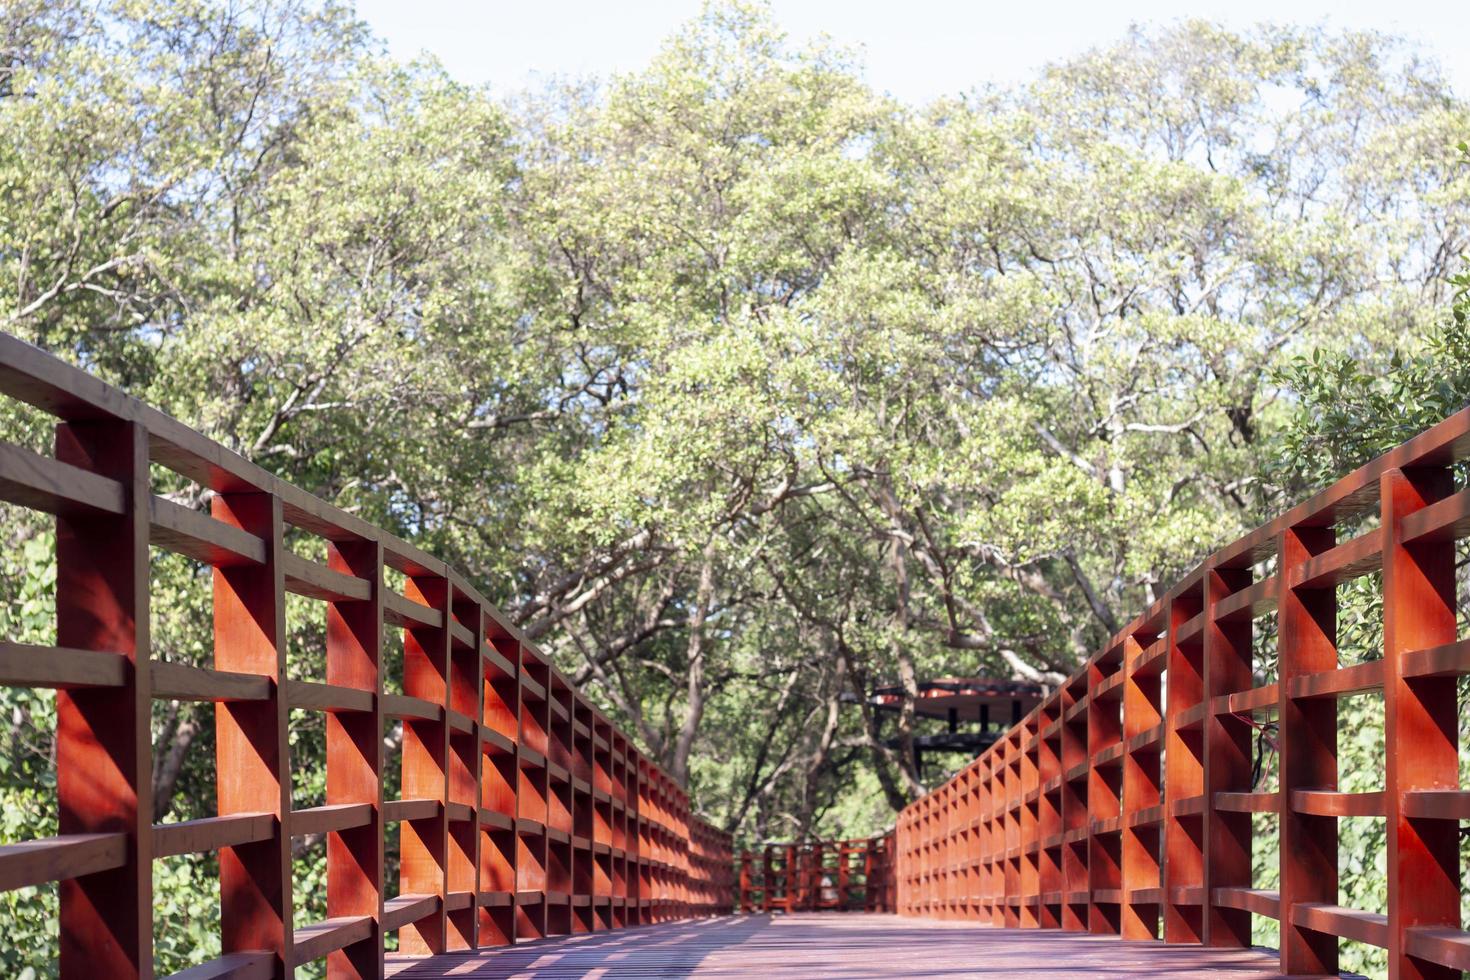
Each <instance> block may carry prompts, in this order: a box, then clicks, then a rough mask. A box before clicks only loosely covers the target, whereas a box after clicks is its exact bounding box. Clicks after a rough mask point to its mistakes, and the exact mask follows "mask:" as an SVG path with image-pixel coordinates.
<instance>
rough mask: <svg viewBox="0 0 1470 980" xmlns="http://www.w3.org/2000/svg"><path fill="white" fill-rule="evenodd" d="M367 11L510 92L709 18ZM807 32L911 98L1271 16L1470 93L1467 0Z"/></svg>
mask: <svg viewBox="0 0 1470 980" xmlns="http://www.w3.org/2000/svg"><path fill="white" fill-rule="evenodd" d="M357 7H358V12H359V13H360V15H361V16H362V17H364V18H365V19H366V20H367V21H368V23H369V24H371V25H372V27H373V28H374V30H375V31H376V32H377V34H378V35H379V36H380V37H382V38H384V39H386V41H387V42H388V45H389V50H390V51H391V52H392V53H393V54H394V55H396V56H399V57H403V58H407V57H412V56H414V55H416V54H418V53H420V52H423V51H428V52H430V53H432V54H434V55H436V56H437V57H438V58H439V59H440V60H441V61H442V62H443V63H444V65H445V66H446V67H447V68H448V69H449V71H450V72H451V73H452V74H453V75H454V76H455V77H457V78H459V79H460V80H462V81H466V82H489V83H490V84H491V86H492V87H493V88H494V89H496V90H498V91H499V92H501V93H508V92H511V91H514V90H518V89H521V88H524V87H526V86H528V85H533V84H536V83H537V80H538V79H545V78H546V77H549V76H557V75H570V76H579V75H588V74H594V75H599V76H606V75H608V74H610V73H612V72H617V71H629V70H632V69H636V68H638V67H640V66H642V65H643V64H645V63H646V62H647V61H648V60H649V59H650V58H651V57H652V56H653V55H654V53H655V52H656V51H657V50H658V47H659V43H660V42H661V41H662V40H663V39H664V38H665V37H667V36H668V35H669V34H670V33H672V32H673V31H674V30H675V28H677V27H678V26H679V25H680V24H681V23H683V22H685V21H687V20H689V19H690V18H692V17H694V16H695V15H696V14H698V12H699V10H700V2H699V0H632V2H626V0H625V2H618V0H472V2H466V0H459V2H455V0H358V3H357ZM772 7H773V9H774V11H775V15H776V19H777V22H778V23H779V24H780V25H781V26H782V27H783V28H784V29H785V30H786V31H787V32H788V33H789V34H790V35H791V36H792V37H793V38H794V39H797V40H805V39H807V38H811V37H813V36H816V35H819V34H823V33H825V34H828V35H831V36H832V37H833V38H834V39H836V40H837V41H839V42H842V43H844V44H848V45H854V46H857V47H859V48H860V49H861V51H862V52H863V55H864V61H865V63H866V65H867V73H868V81H869V82H870V83H871V84H872V85H873V86H874V87H875V88H877V89H879V90H882V91H887V92H889V93H891V94H892V95H894V96H897V97H899V98H901V99H904V100H906V101H909V102H923V101H927V100H929V99H932V98H934V97H936V96H940V95H946V94H952V93H956V92H960V91H963V90H965V89H968V88H970V87H972V86H974V85H977V84H980V83H984V82H1001V83H1005V82H1013V81H1017V80H1020V79H1024V78H1027V77H1029V76H1030V75H1031V74H1032V73H1033V72H1034V71H1035V69H1037V68H1039V67H1041V66H1042V65H1044V64H1046V63H1048V62H1051V61H1056V60H1059V59H1062V58H1065V57H1067V56H1068V55H1071V54H1074V53H1076V52H1079V51H1083V50H1086V49H1087V48H1089V47H1092V46H1094V45H1099V44H1104V43H1106V42H1108V41H1111V40H1113V39H1115V38H1118V37H1120V36H1121V35H1122V34H1123V33H1124V31H1125V30H1126V29H1127V27H1128V25H1129V24H1131V23H1141V24H1159V23H1168V22H1171V21H1173V20H1176V19H1178V18H1180V17H1181V16H1184V15H1185V14H1191V15H1197V16H1202V17H1207V18H1209V19H1212V20H1216V21H1219V22H1222V23H1224V24H1227V25H1229V26H1232V27H1246V26H1249V25H1251V24H1255V23H1258V22H1260V21H1263V20H1274V21H1276V22H1280V23H1293V24H1317V23H1323V24H1326V25H1328V26H1329V27H1337V28H1354V29H1373V30H1379V31H1383V32H1387V33H1394V34H1399V35H1403V36H1405V37H1408V38H1410V39H1412V40H1413V41H1415V42H1416V43H1417V44H1419V45H1420V46H1421V48H1422V50H1423V51H1424V52H1425V53H1426V54H1429V55H1431V56H1433V57H1435V58H1436V59H1437V60H1438V61H1439V62H1440V64H1441V65H1442V66H1443V67H1444V68H1445V70H1446V71H1447V73H1448V74H1449V77H1450V79H1451V81H1452V83H1453V85H1454V88H1455V90H1456V91H1457V92H1459V93H1461V94H1467V93H1470V3H1467V2H1465V0H1228V2H1224V0H1208V2H1204V3H1191V4H1188V5H1181V4H1179V3H1178V2H1166V0H1091V2H1079V0H1045V2H1037V0H1004V2H998V0H968V2H959V0H899V2H895V0H772Z"/></svg>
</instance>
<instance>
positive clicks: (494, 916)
mask: <svg viewBox="0 0 1470 980" xmlns="http://www.w3.org/2000/svg"><path fill="white" fill-rule="evenodd" d="M0 397H8V398H12V399H16V400H19V401H23V402H26V403H28V404H30V405H34V406H37V407H39V408H40V409H42V410H43V411H46V412H49V413H51V414H52V415H54V416H56V417H57V419H58V423H57V426H56V441H55V453H54V455H52V456H47V455H43V454H40V453H37V452H34V451H32V450H29V449H25V448H23V447H20V446H14V445H10V444H6V443H0V501H6V502H8V503H10V504H14V505H18V506H19V507H21V508H24V509H27V510H31V511H36V512H40V513H44V514H48V515H54V520H55V521H56V522H57V531H58V533H57V535H56V540H57V555H56V559H57V560H56V567H57V586H56V597H57V598H56V605H57V623H56V643H55V644H54V645H45V646H36V645H26V644H20V643H15V642H11V641H10V638H0V685H9V686H20V687H33V688H50V689H55V690H56V691H57V692H58V693H57V695H56V697H57V715H58V718H59V719H60V720H59V721H58V727H57V732H56V770H57V798H58V803H59V807H58V809H59V811H60V813H61V814H62V818H61V826H62V829H63V831H64V832H63V833H61V834H59V835H57V836H54V837H47V838H43V839H34V840H29V841H22V842H20V843H16V844H9V845H5V846H3V847H0V890H9V889H16V888H22V887H26V886H30V885H40V884H45V883H47V882H56V881H65V882H69V883H70V884H68V885H67V887H65V888H62V889H61V891H60V918H61V931H62V934H63V937H64V944H65V946H66V948H67V950H68V953H67V954H66V955H63V956H61V957H60V974H61V976H62V978H63V980H72V978H76V977H78V975H79V974H82V973H85V974H86V980H91V978H92V977H93V976H97V977H101V976H106V977H109V978H113V977H117V978H125V977H142V976H144V975H145V974H147V975H151V968H152V963H153V953H152V949H151V947H150V938H149V937H151V936H152V935H153V931H154V930H153V927H152V917H153V906H154V902H153V899H152V879H153V875H152V862H153V861H154V860H158V859H161V858H166V857H170V856H173V855H180V854H189V853H198V852H208V851H218V852H220V854H221V858H220V860H219V862H218V866H219V869H220V872H219V873H220V895H221V913H222V920H223V929H222V933H223V939H224V950H223V953H222V955H221V956H220V957H219V958H217V959H216V960H214V961H212V962H210V963H206V964H203V965H200V966H197V967H192V968H190V969H189V970H185V971H183V972H181V973H178V974H175V977H176V978H179V980H212V978H224V977H233V978H250V977H273V978H279V977H284V976H287V975H289V974H290V972H291V971H292V970H294V969H295V968H296V967H297V966H298V965H302V964H305V963H308V962H310V961H313V960H318V959H321V958H322V957H325V956H329V955H334V954H335V955H334V959H333V961H332V962H333V964H334V965H333V967H332V970H333V971H334V972H333V975H338V972H339V971H341V970H343V969H350V970H355V971H357V972H355V973H351V975H352V976H354V977H359V978H361V977H370V976H371V977H377V976H381V975H382V970H383V968H384V967H383V957H382V949H383V947H384V944H385V940H386V939H387V938H388V935H389V934H391V933H397V938H398V946H399V948H400V949H401V950H403V951H404V952H419V953H437V952H445V951H449V950H453V949H473V948H476V947H480V946H490V945H497V944H504V943H513V942H517V941H521V940H527V939H535V938H540V937H542V936H547V935H554V934H564V933H572V932H588V931H593V930H598V929H612V928H619V927H624V926H632V925H640V924H645V923H652V922H663V921H670V920H675V919H683V918H689V917H692V916H703V915H712V914H717V913H723V912H728V911H729V910H730V909H731V908H732V907H733V905H734V903H735V895H734V867H733V859H732V855H731V846H730V837H729V835H727V834H725V833H723V832H721V831H719V830H717V829H715V828H714V827H711V826H709V825H708V824H706V823H704V822H703V821H702V820H700V819H699V818H698V817H696V816H695V815H693V814H692V813H691V812H690V806H689V799H688V796H687V794H686V793H685V791H684V789H683V787H681V786H680V785H678V783H676V782H675V780H674V779H673V778H672V777H670V776H669V775H668V773H666V772H665V771H664V770H663V769H662V768H660V767H659V766H658V765H657V764H655V763H654V762H652V761H651V760H650V759H648V758H647V757H646V756H644V755H643V754H642V752H641V751H640V750H639V749H638V747H637V746H636V744H635V743H634V741H633V739H632V738H630V737H629V736H628V735H627V734H626V733H624V732H623V731H621V730H620V729H618V728H617V727H616V726H615V725H614V724H613V723H612V722H611V721H609V720H608V718H607V717H606V716H605V715H603V714H602V713H601V712H600V711H598V710H597V709H596V707H595V706H594V705H593V704H592V703H591V702H589V701H588V700H587V699H586V698H585V697H584V696H582V695H581V694H580V693H579V692H578V691H577V690H576V689H575V688H574V687H573V685H572V684H571V683H570V682H569V681H568V680H567V679H566V678H565V677H563V676H562V675H561V674H560V673H559V672H558V671H557V670H556V668H555V666H554V665H552V664H551V663H549V662H548V660H547V658H546V657H545V655H544V654H543V653H542V652H541V651H540V650H539V649H537V647H536V646H535V644H534V643H532V642H531V641H530V640H529V639H528V638H526V637H525V636H524V635H522V634H521V633H520V632H519V631H518V630H517V628H516V627H515V625H514V623H512V622H511V621H510V620H509V619H508V618H507V617H506V616H505V614H504V613H502V612H501V611H500V610H499V609H497V608H496V607H495V606H494V605H492V604H491V603H490V602H489V601H488V600H486V599H485V597H484V596H483V595H482V594H480V593H479V592H478V591H477V590H476V589H475V588H474V587H473V586H472V585H470V584H469V582H468V581H467V580H466V578H465V577H464V576H463V575H461V574H460V573H458V572H457V571H456V570H454V569H453V568H451V567H449V566H448V565H446V564H445V563H443V562H441V561H439V560H438V559H436V558H435V557H433V556H432V555H429V554H427V553H426V552H424V551H422V550H420V549H419V548H418V547H416V546H415V545H413V544H412V543H411V542H408V541H405V540H403V539H401V538H399V537H396V536H394V535H392V534H389V533H388V532H385V531H383V530H382V529H380V528H377V527H374V526H372V525H371V524H369V523H367V522H365V521H363V520H362V519H361V518H359V517H356V516H355V515H352V514H349V513H347V512H346V511H343V510H341V509H339V508H337V507H335V506H333V505H331V504H329V503H327V502H326V501H323V500H320V499H318V498H316V497H313V496H311V495H310V494H308V493H306V492H305V491H303V490H301V489H299V488H297V487H294V486H291V485H290V484H288V483H285V482H284V481H282V480H280V479H278V478H276V477H275V476H272V475H271V474H269V473H267V472H266V471H264V470H262V469H261V468H259V467H258V466H256V465H255V464H252V463H250V462H248V461H246V460H244V459H243V458H241V457H239V456H238V455H235V454H234V453H232V452H230V451H228V450H226V449H225V448H223V447H222V446H219V445H217V444H216V443H214V442H211V441H210V440H209V439H207V438H205V437H204V436H202V435H200V434H199V433H197V432H194V431H193V430H191V429H189V428H188V427H186V426H184V425H182V424H180V423H179V422H177V421H175V420H173V419H170V418H168V417H166V416H164V415H162V414H161V413H159V412H157V411H155V410H154V409H151V408H149V407H148V406H146V405H144V404H142V403H141V402H138V401H136V400H135V399H132V398H130V397H128V396H127V395H125V394H123V393H122V392H120V391H118V390H116V389H114V388H110V387H108V386H107V385H105V384H102V383H101V382H99V381H98V380H96V379H95V378H92V377H90V376H88V375H87V374H86V373H84V372H82V371H79V370H77V369H76V368H72V367H70V366H68V365H66V364H63V363H62V362H61V361H59V360H57V359H56V358H54V357H51V356H49V355H47V354H45V353H43V352H41V351H39V350H37V349H35V348H33V347H29V346H27V345H25V344H23V343H21V342H20V341H19V340H17V339H16V338H14V337H11V336H9V335H6V334H0ZM154 466H161V467H163V468H165V469H169V470H172V471H174V472H175V473H177V474H179V475H181V476H182V477H184V478H185V479H187V480H191V481H194V483H196V484H197V485H198V486H199V487H200V488H202V489H203V490H205V491H209V493H206V494H203V495H202V496H204V497H205V498H206V499H208V500H209V507H208V509H207V511H206V510H200V509H195V508H193V507H189V506H185V505H183V504H182V503H179V502H178V500H176V499H174V498H173V497H171V496H168V495H161V494H159V493H157V492H155V490H154V488H153V486H152V479H151V478H152V467H154ZM288 538H289V540H290V541H291V548H296V549H299V550H300V552H301V553H299V554H298V553H296V552H295V551H293V550H291V549H290V548H287V547H286V546H285V542H286V540H287V539H288ZM152 549H162V550H164V551H170V552H174V553H177V554H180V555H183V556H185V557H187V558H189V559H191V560H192V561H195V562H199V563H201V564H203V565H205V566H207V567H208V570H209V573H210V574H211V575H212V578H213V590H212V602H213V612H214V656H213V661H212V662H207V663H176V662H169V661H163V660H158V659H154V658H153V657H152V656H151V653H150V649H149V636H148V629H147V625H148V618H149V615H148V606H149V600H150V591H151V590H150V581H149V572H150V567H151V566H150V552H151V550H152ZM306 554H314V555H317V556H319V557H317V558H307V557H304V555H306ZM390 569H391V570H393V571H395V572H397V573H398V575H396V576H390V575H389V574H388V571H389V570H390ZM390 580H391V581H392V582H393V584H392V585H390V584H389V582H390ZM206 594H210V593H208V591H206ZM287 594H292V595H297V596H303V597H306V598H308V599H312V600H317V601H318V602H319V603H320V604H319V605H313V606H312V608H313V609H315V610H316V614H317V615H319V616H320V617H321V618H320V625H321V627H322V635H325V637H326V651H325V652H326V657H325V666H326V671H325V676H322V677H311V678H297V677H291V678H287V677H286V676H284V674H283V668H284V664H285V650H286V635H285V631H284V619H285V617H284V608H285V601H286V600H285V597H286V595H287ZM390 632H397V633H398V634H400V636H401V642H396V643H389V642H388V641H387V639H386V636H385V634H388V633H390ZM400 651H401V652H400ZM390 677H392V678H398V679H399V680H400V682H401V688H399V689H397V690H387V689H385V688H386V687H387V685H388V683H389V681H388V678H390ZM155 700H175V701H202V702H210V703H213V704H214V705H215V707H214V717H215V744H216V773H215V777H216V782H217V785H218V791H217V796H218V799H217V813H216V814H215V815H213V816H208V817H203V818H201V819H197V820H188V821H184V822H178V823H160V824H154V823H152V822H151V819H152V814H151V813H150V810H151V807H150V806H149V802H148V801H149V799H150V795H151V788H150V786H149V785H148V780H149V774H150V772H151V771H152V766H153V759H152V747H151V745H150V741H151V740H150V737H149V736H150V713H149V710H148V704H149V703H150V702H151V701H155ZM293 709H299V710H307V711H317V712H324V713H326V714H327V715H329V717H330V719H331V721H330V724H329V725H328V732H329V735H328V739H327V753H326V769H327V773H326V776H327V778H326V784H327V788H328V789H327V799H326V801H325V802H324V804H323V805H320V806H311V807H306V808H302V809H296V810H291V809H289V800H290V798H291V775H290V771H289V752H288V750H287V744H288V743H287V727H286V726H287V719H288V717H289V713H290V711H291V710H293ZM98 718H100V719H105V722H106V723H105V725H101V726H94V725H93V724H92V720H93V719H98ZM390 725H401V727H402V731H403V739H402V744H403V747H402V749H399V750H392V749H389V750H384V749H381V748H379V746H380V745H381V744H382V741H383V739H382V736H383V732H384V731H385V729H386V728H387V727H388V726H390ZM392 751H398V752H399V754H400V758H399V759H398V760H392V759H390V758H389V759H385V758H384V755H385V754H389V753H391V752H392ZM389 771H399V772H401V779H400V780H399V782H400V784H401V787H402V789H401V794H400V795H401V796H402V799H397V800H391V799H384V783H385V781H386V780H385V774H386V773H387V772H389ZM522 771H524V773H525V775H524V778H522V776H521V775H520V774H521V772H522ZM532 773H535V774H536V775H535V776H532V775H531V774H532ZM390 824H391V825H392V826H391V827H390V826H389V825H390ZM321 837H325V838H326V839H327V845H328V846H327V875H326V881H327V886H326V888H327V894H326V904H327V910H328V916H329V917H328V918H327V919H326V920H325V921H322V922H319V923H316V924H314V925H309V926H304V927H301V928H293V927H292V923H291V920H292V909H293V908H294V907H295V906H296V905H299V904H300V903H299V901H297V900H296V899H294V898H293V896H292V894H291V892H292V887H293V885H292V877H293V876H292V875H291V874H290V870H289V869H290V867H291V860H292V856H291V855H292V839H293V838H296V839H298V840H300V839H302V838H321ZM395 847H396V849H397V852H398V853H397V855H396V857H397V862H396V864H397V867H398V868H399V872H398V876H399V880H398V884H397V889H396V891H397V894H398V897H396V898H388V897H387V896H388V894H389V893H390V891H392V889H390V887H389V883H388V882H387V881H386V880H385V872H386V868H387V867H389V866H390V865H389V862H388V861H387V860H385V850H387V849H391V848H395ZM226 855H228V857H226ZM119 937H122V938H121V939H120V938H119ZM346 964H351V966H350V967H348V966H346ZM341 975H343V976H346V975H348V974H347V973H341Z"/></svg>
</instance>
